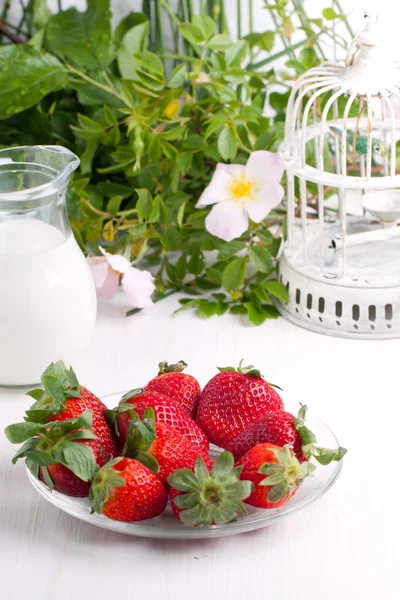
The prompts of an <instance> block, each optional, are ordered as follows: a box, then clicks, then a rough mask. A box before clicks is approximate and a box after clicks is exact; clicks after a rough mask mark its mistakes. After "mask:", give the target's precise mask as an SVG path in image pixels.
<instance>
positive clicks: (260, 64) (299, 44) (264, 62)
mask: <svg viewBox="0 0 400 600" xmlns="http://www.w3.org/2000/svg"><path fill="white" fill-rule="evenodd" d="M307 42H308V39H305V40H303V41H302V42H297V44H294V45H293V46H290V48H285V49H284V50H281V51H280V52H277V53H276V54H273V55H272V56H268V58H265V59H264V60H260V62H258V63H255V64H252V65H249V66H248V69H249V70H250V69H259V68H260V67H263V66H264V65H267V64H269V63H271V62H274V60H278V58H282V56H285V54H290V53H292V55H293V50H297V49H298V48H301V47H302V46H304V45H305V44H306V43H307Z"/></svg>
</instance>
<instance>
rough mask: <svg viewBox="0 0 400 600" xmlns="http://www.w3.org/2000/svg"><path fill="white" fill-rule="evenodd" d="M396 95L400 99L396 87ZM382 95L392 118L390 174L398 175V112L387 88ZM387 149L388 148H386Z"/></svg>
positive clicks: (392, 175) (394, 91)
mask: <svg viewBox="0 0 400 600" xmlns="http://www.w3.org/2000/svg"><path fill="white" fill-rule="evenodd" d="M392 93H393V95H394V96H396V97H397V98H398V99H400V94H399V93H398V92H397V91H396V90H395V89H394V90H392ZM381 95H382V96H383V98H385V100H386V103H387V106H388V108H389V113H390V119H391V147H390V176H391V177H395V176H396V154H397V140H396V113H395V110H394V107H393V103H392V101H391V99H390V96H389V94H388V93H387V92H386V90H382V92H381ZM386 151H387V149H386Z"/></svg>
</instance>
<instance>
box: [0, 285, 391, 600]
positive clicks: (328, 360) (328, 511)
mask: <svg viewBox="0 0 400 600" xmlns="http://www.w3.org/2000/svg"><path fill="white" fill-rule="evenodd" d="M124 308H125V306H124V300H123V299H121V298H120V299H119V300H118V301H116V302H114V303H110V304H102V305H101V306H100V309H99V319H98V324H97V328H96V333H95V338H94V341H93V346H92V351H91V356H90V360H89V361H88V364H87V365H86V366H85V367H84V368H82V369H81V370H80V371H79V373H78V375H79V378H80V380H81V382H82V383H84V384H85V385H87V386H88V387H89V388H91V389H93V391H94V392H95V393H98V394H99V395H104V394H108V393H112V392H115V391H119V390H125V389H127V388H130V387H135V386H138V385H140V384H141V383H143V382H145V381H146V380H148V379H149V378H150V377H151V376H153V375H154V373H155V371H156V367H157V363H158V361H159V360H168V361H170V362H171V361H175V360H178V359H185V360H186V361H187V362H188V363H189V365H190V372H193V374H195V375H196V376H197V377H198V379H199V380H200V382H201V383H202V384H204V383H205V382H206V381H207V380H208V379H209V378H210V377H211V376H213V375H214V374H215V366H216V365H219V366H226V365H228V364H232V365H236V364H237V363H238V361H239V360H240V359H241V358H244V359H245V362H246V363H253V364H256V365H257V366H259V367H260V368H261V370H262V371H263V373H264V375H265V376H266V378H267V379H268V380H270V381H272V382H274V383H277V384H279V385H281V387H283V388H284V398H285V400H286V406H287V408H288V409H290V410H292V411H295V410H296V408H297V405H298V402H306V403H307V404H308V405H309V407H310V409H311V410H312V411H313V412H314V413H315V414H317V415H318V416H319V417H320V418H321V419H323V420H325V421H326V422H327V423H328V424H329V425H330V426H331V427H332V428H333V430H334V431H335V432H336V434H337V435H338V436H339V438H340V440H341V442H342V444H343V445H345V446H346V447H347V448H348V449H349V454H348V455H347V456H346V458H345V466H344V470H343V474H342V476H341V477H340V479H339V480H338V482H337V483H336V485H335V486H334V487H333V489H332V490H331V491H330V492H329V493H328V494H327V495H326V496H324V497H323V498H322V499H321V500H320V501H319V502H317V503H316V504H314V505H312V506H310V507H308V508H306V509H305V510H303V511H301V512H299V513H296V514H294V515H292V516H291V517H288V518H287V519H285V520H283V521H282V522H278V523H276V524H274V525H272V526H270V527H268V528H266V529H264V530H259V531H256V532H253V533H249V534H243V535H241V536H235V537H231V538H222V539H216V540H204V541H196V540H194V541H187V542H182V541H156V540H146V539H140V538H134V537H128V536H123V535H119V534H116V533H113V532H109V531H105V530H101V529H97V528H94V527H92V526H90V525H87V524H85V523H82V522H80V521H77V520H75V519H73V518H72V517H69V516H68V515H66V514H63V513H62V512H60V511H59V510H58V509H56V508H55V507H53V506H51V505H49V504H47V503H46V502H45V501H44V500H42V499H41V498H40V497H39V496H38V495H37V494H36V492H35V491H34V490H33V488H32V487H31V486H30V484H29V482H28V480H27V478H26V475H25V472H24V467H23V464H22V463H20V464H18V465H17V466H13V465H12V464H11V458H12V455H13V453H14V451H15V448H13V447H12V446H11V444H9V443H8V442H7V440H6V439H5V437H4V435H1V436H0V564H1V588H0V589H1V594H0V597H1V598H4V599H7V600H20V599H21V598H23V597H27V598H29V599H30V600H55V599H57V600H73V599H74V600H75V599H76V600H78V599H79V600H81V599H82V598H85V597H88V598H92V597H93V598H96V599H97V600H103V599H104V600H105V599H108V598H110V596H111V595H113V596H114V594H115V595H117V594H118V595H120V594H123V595H124V597H128V596H127V594H129V596H131V597H133V594H134V595H135V597H138V594H140V595H141V596H142V597H143V595H144V594H146V597H147V598H155V597H157V598H161V599H162V600H181V599H182V600H183V599H184V598H185V599H186V598H191V599H193V600H200V599H204V598H205V597H208V598H222V599H224V600H225V599H228V598H229V599H230V600H231V599H233V600H236V599H237V600H239V598H240V599H243V598H247V597H248V598H250V597H252V598H256V599H257V600H259V599H260V600H270V599H275V598H276V599H277V600H278V599H279V600H280V599H284V600H289V599H291V598H293V597H295V598H296V599H297V600H339V599H341V600H353V598H363V600H372V599H374V600H375V599H377V598H379V599H381V598H382V599H383V598H384V599H385V600H392V599H393V600H394V599H395V598H396V599H397V598H398V591H397V577H398V573H397V569H398V565H399V564H400V563H399V561H400V545H399V542H398V540H399V538H400V517H399V495H400V484H399V477H398V465H399V441H398V440H399V423H400V402H399V398H398V372H399V367H398V364H399V358H398V357H399V354H400V341H398V340H393V341H384V342H383V341H382V342H378V341H375V342H367V341H358V340H357V341H356V340H343V339H336V338H329V337H324V336H320V335H317V334H313V333H310V332H308V331H304V330H302V329H299V328H297V327H294V326H292V325H290V324H289V323H287V322H286V321H284V320H283V319H279V320H278V321H274V322H273V321H271V322H267V323H266V324H265V325H264V326H262V327H259V328H255V327H252V326H248V325H246V324H244V323H243V322H240V321H239V320H238V319H237V318H234V317H230V316H229V315H226V316H224V317H222V318H217V317H214V318H212V319H209V320H203V319H199V318H195V317H194V316H193V314H191V313H190V312H189V311H188V312H185V313H180V314H179V315H177V316H175V317H173V316H172V312H173V310H174V309H175V308H177V300H176V298H174V297H172V298H169V299H167V300H165V301H164V302H162V303H160V304H158V305H156V306H155V307H154V308H153V309H151V310H147V311H146V312H142V313H141V314H138V315H136V316H134V317H131V318H129V319H126V318H125V317H124V316H123V315H124ZM58 358H59V357H55V359H58ZM28 405H29V399H27V398H25V397H24V394H23V392H22V391H10V390H1V391H0V426H1V428H2V429H3V428H4V427H5V426H6V425H7V424H9V423H12V422H16V421H18V420H20V419H21V417H22V414H23V412H24V410H25V409H26V408H27V406H28ZM156 595H157V596H156Z"/></svg>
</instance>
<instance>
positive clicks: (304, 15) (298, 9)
mask: <svg viewBox="0 0 400 600" xmlns="http://www.w3.org/2000/svg"><path fill="white" fill-rule="evenodd" d="M292 2H293V6H294V8H295V10H296V12H297V14H298V16H299V19H300V22H301V24H302V26H303V27H304V28H310V29H311V26H309V24H308V21H309V18H308V16H307V13H306V11H305V10H304V8H303V3H302V2H299V1H298V0H292ZM316 46H317V48H318V50H319V52H320V54H321V57H322V59H323V60H326V56H325V54H324V51H323V50H322V48H321V45H320V43H319V42H317V43H316Z"/></svg>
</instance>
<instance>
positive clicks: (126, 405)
mask: <svg viewBox="0 0 400 600" xmlns="http://www.w3.org/2000/svg"><path fill="white" fill-rule="evenodd" d="M146 408H152V409H153V411H154V413H155V418H156V421H157V422H158V423H165V424H167V425H169V426H170V427H173V428H174V429H176V430H177V431H178V432H179V433H181V434H182V435H184V436H185V437H186V438H187V439H188V440H189V441H191V442H192V443H194V444H196V445H197V446H198V449H199V450H200V451H201V452H204V453H205V454H207V453H208V450H209V443H208V439H207V437H206V435H205V434H204V433H203V432H202V430H201V429H200V427H199V426H198V425H197V423H195V421H193V419H192V418H191V417H190V416H189V415H188V414H187V413H186V412H185V411H184V410H183V408H182V407H181V406H178V405H177V404H176V402H175V401H174V400H172V399H171V398H170V397H169V396H166V395H165V394H159V393H158V392H143V390H142V389H138V390H133V391H131V392H128V393H127V394H125V395H124V396H123V397H122V398H121V401H120V403H119V406H118V407H117V408H116V409H114V410H113V411H108V413H107V416H108V419H109V422H110V423H114V426H115V429H116V431H117V433H118V435H119V437H120V440H121V443H122V445H123V444H125V441H126V434H127V431H128V428H129V423H130V420H131V411H132V410H133V411H135V412H136V413H137V414H138V415H139V417H140V418H141V419H142V418H143V417H144V412H145V410H146Z"/></svg>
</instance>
